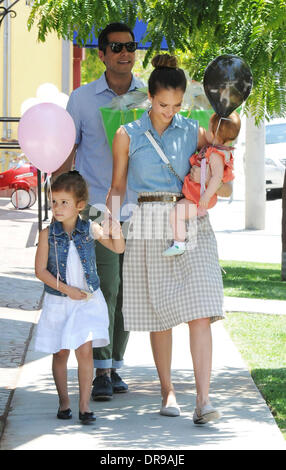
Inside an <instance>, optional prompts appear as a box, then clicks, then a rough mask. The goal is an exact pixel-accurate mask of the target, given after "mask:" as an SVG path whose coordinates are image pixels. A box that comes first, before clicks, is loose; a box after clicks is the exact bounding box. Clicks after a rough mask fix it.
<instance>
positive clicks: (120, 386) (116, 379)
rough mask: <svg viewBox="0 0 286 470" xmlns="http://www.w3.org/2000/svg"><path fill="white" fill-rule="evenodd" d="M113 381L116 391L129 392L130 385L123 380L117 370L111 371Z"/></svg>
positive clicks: (114, 390)
mask: <svg viewBox="0 0 286 470" xmlns="http://www.w3.org/2000/svg"><path fill="white" fill-rule="evenodd" d="M111 383H112V388H113V392H114V393H126V392H128V385H127V384H126V383H125V382H123V380H122V378H121V377H120V375H118V374H117V373H116V372H111Z"/></svg>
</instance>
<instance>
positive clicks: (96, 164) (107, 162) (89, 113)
mask: <svg viewBox="0 0 286 470" xmlns="http://www.w3.org/2000/svg"><path fill="white" fill-rule="evenodd" d="M142 86H144V83H143V82H142V81H141V80H138V79H137V78H136V77H134V76H132V81H131V84H130V87H129V90H128V91H132V90H135V89H137V88H141V87H142ZM115 96H117V94H116V93H115V92H114V91H113V90H111V88H109V86H108V84H107V81H106V78H105V73H104V74H103V75H102V76H101V77H100V78H99V79H98V80H95V81H94V82H91V83H88V84H87V85H84V86H81V87H79V88H77V89H76V90H74V91H73V92H72V93H71V96H70V98H69V101H68V104H67V111H68V112H69V114H70V115H71V116H72V118H73V120H74V123H75V127H76V142H75V143H76V144H77V145H78V148H77V152H76V159H75V168H76V169H77V170H78V171H79V172H80V174H81V175H82V176H83V177H84V178H85V180H86V182H87V184H88V188H89V203H90V204H92V205H94V206H96V207H97V208H98V209H100V210H102V209H103V207H104V205H105V201H106V195H107V191H108V190H109V188H110V184H111V178H112V166H113V160H112V152H111V150H110V147H109V144H108V142H107V138H106V135H105V131H104V127H103V123H102V117H101V113H100V110H99V108H101V107H108V105H109V104H110V102H111V100H112V98H114V97H115ZM136 201H137V193H136V192H134V191H132V190H130V189H129V188H127V192H126V198H125V201H124V204H123V205H126V204H131V205H132V204H135V203H136ZM123 210H124V209H123ZM122 212H123V211H122ZM125 212H126V211H125ZM125 212H123V213H125ZM121 219H122V220H124V219H126V217H121Z"/></svg>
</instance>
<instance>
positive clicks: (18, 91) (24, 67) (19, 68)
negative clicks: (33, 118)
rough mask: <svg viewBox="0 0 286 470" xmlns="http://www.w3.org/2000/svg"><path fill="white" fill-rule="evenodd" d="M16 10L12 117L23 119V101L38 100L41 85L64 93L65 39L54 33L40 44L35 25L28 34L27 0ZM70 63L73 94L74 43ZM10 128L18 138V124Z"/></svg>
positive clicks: (0, 105) (0, 85)
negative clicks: (46, 84) (63, 57)
mask: <svg viewBox="0 0 286 470" xmlns="http://www.w3.org/2000/svg"><path fill="white" fill-rule="evenodd" d="M9 3H11V2H9ZM13 9H14V10H15V11H16V13H17V16H16V17H15V18H12V17H10V37H11V54H10V60H11V75H10V90H11V92H10V116H13V117H20V116H21V105H22V103H23V101H25V100H26V99H28V98H32V97H36V92H37V88H38V87H39V85H41V84H43V83H52V84H54V85H56V87H57V88H58V89H59V91H60V92H61V91H62V39H59V38H58V37H57V35H56V34H55V33H49V34H48V36H47V39H46V41H45V42H44V43H41V42H38V41H37V32H38V31H37V27H36V24H35V25H34V26H33V27H32V29H31V31H28V27H27V21H28V17H29V13H30V6H28V5H26V1H25V0H20V1H19V2H18V3H17V4H15V5H14V7H13ZM4 21H5V20H4ZM4 21H3V23H2V26H1V30H0V115H1V116H2V115H3V54H4V49H3V48H4ZM69 63H70V67H69V68H70V73H69V77H70V80H69V82H70V83H69V93H70V92H71V91H72V43H71V45H70V61H69ZM1 124H2V123H0V132H1V137H3V126H2V125H1ZM10 126H11V131H12V135H11V138H12V139H17V127H18V125H17V124H11V125H10ZM0 159H1V155H0ZM5 160H6V158H5ZM2 163H3V162H2ZM2 166H3V165H2ZM5 166H6V164H5ZM5 169H6V168H5ZM0 171H1V165H0ZM2 171H3V168H2Z"/></svg>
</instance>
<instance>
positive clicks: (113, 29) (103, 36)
mask: <svg viewBox="0 0 286 470" xmlns="http://www.w3.org/2000/svg"><path fill="white" fill-rule="evenodd" d="M110 33H130V34H131V36H132V40H133V41H134V38H135V36H134V33H133V31H132V29H131V28H129V26H128V25H127V24H125V23H110V24H108V25H107V26H106V27H105V28H104V29H103V30H102V31H101V32H100V34H99V36H98V49H99V50H100V51H103V52H104V53H105V51H106V47H107V45H108V43H109V40H108V35H109V34H110Z"/></svg>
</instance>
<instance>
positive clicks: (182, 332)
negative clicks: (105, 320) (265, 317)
mask: <svg viewBox="0 0 286 470" xmlns="http://www.w3.org/2000/svg"><path fill="white" fill-rule="evenodd" d="M271 202H272V201H271ZM273 202H275V203H276V201H273ZM280 202H281V201H280ZM218 206H219V207H218V208H214V209H213V217H215V219H216V220H215V223H214V222H213V221H212V222H213V225H214V226H215V230H216V235H217V237H218V246H219V252H220V253H226V252H227V251H228V250H230V246H229V244H230V243H232V246H233V240H232V241H231V240H230V237H228V235H230V236H233V234H232V235H231V233H230V232H227V233H226V232H225V229H224V228H222V227H219V221H218V219H219V215H220V214H219V213H220V211H221V212H222V211H223V214H224V219H223V220H225V221H226V222H225V223H228V226H230V223H229V219H228V216H227V215H226V211H227V209H226V208H225V207H223V206H220V205H219V204H218ZM274 206H275V208H276V209H277V208H278V206H279V203H278V204H272V206H271V214H272V216H273V213H274V212H273V210H274V209H273V207H274ZM235 207H237V210H239V204H238V205H237V206H233V209H235ZM214 211H217V213H215V212H214ZM278 212H279V208H278ZM278 216H279V214H278ZM234 217H235V220H236V221H237V216H234ZM23 221H25V223H23ZM272 222H273V220H272ZM223 223H224V222H223ZM36 229H37V210H36V209H34V208H32V209H30V210H28V211H23V212H20V211H15V210H12V209H11V205H10V204H9V201H8V199H6V200H4V199H0V233H1V246H0V256H1V259H2V260H3V261H2V274H1V275H0V345H1V346H0V387H1V392H0V426H1V424H2V428H3V424H4V421H5V419H6V416H7V411H8V408H10V411H9V415H8V418H7V421H6V426H5V431H4V433H3V435H2V439H1V446H0V448H1V450H8V449H13V450H20V449H21V450H24V449H25V450H27V449H29V450H30V449H32V450H36V449H62V450H64V449H73V450H75V449H92V450H95V449H96V450H100V449H101V450H107V449H109V450H115V449H126V450H127V449H129V450H133V449H142V450H151V449H159V450H163V449H170V450H173V449H180V450H186V449H198V450H202V449H203V450H206V449H263V450H266V449H269V450H270V449H271V450H274V449H284V450H285V449H286V441H285V440H284V439H283V436H282V434H281V432H280V431H279V429H278V427H277V425H276V423H275V421H274V418H273V417H272V415H271V413H270V411H269V409H268V407H267V406H266V403H265V401H264V399H263V398H262V396H261V395H260V393H259V391H258V390H257V388H256V386H255V384H254V383H253V381H252V378H251V376H250V374H249V372H248V370H247V367H246V365H245V364H244V362H243V360H242V358H241V356H240V354H239V353H238V351H237V349H236V347H235V346H234V344H233V343H232V341H231V340H230V338H229V335H228V334H227V332H226V331H225V329H224V327H223V322H217V323H215V324H214V325H213V326H212V331H213V342H214V358H213V376H212V385H211V398H212V401H213V403H214V405H215V406H217V407H218V408H219V409H220V410H221V412H222V414H223V418H222V419H221V420H220V421H219V422H218V423H217V424H212V425H207V426H201V427H200V426H195V425H194V424H193V422H192V414H193V410H194V405H195V383H194V377H193V371H192V366H191V359H190V353H189V346H188V328H187V326H186V325H180V326H178V327H176V328H175V329H174V340H173V343H174V348H173V354H174V356H173V363H172V367H173V381H174V385H175V388H176V391H177V399H178V402H179V404H180V406H181V411H182V414H181V416H180V417H179V418H175V419H171V418H167V417H164V416H160V415H159V413H158V411H159V408H160V391H159V383H158V378H157V373H156V369H155V367H154V363H153V358H152V353H151V349H150V345H149V335H148V334H147V333H132V334H131V335H130V340H129V343H128V347H127V351H126V356H125V367H124V369H122V377H123V378H124V379H125V380H126V382H127V383H128V384H129V393H128V394H121V395H120V394H118V395H115V396H114V398H113V400H112V401H110V402H101V403H100V402H91V409H92V410H94V411H95V413H96V416H97V421H96V423H95V424H94V425H92V426H81V425H80V424H79V422H78V417H77V412H78V406H77V400H78V386H77V369H76V361H75V356H74V354H73V353H72V354H71V357H70V361H69V367H70V370H69V389H70V393H71V405H72V410H73V419H72V420H70V421H68V422H61V421H59V420H57V419H56V418H55V414H56V409H57V394H56V391H55V387H54V384H53V379H52V375H51V356H50V355H45V354H41V353H35V352H34V351H33V342H34V335H33V333H34V325H35V324H36V323H37V320H38V317H39V314H40V311H39V310H37V303H38V301H39V298H40V296H41V292H42V286H41V283H40V282H39V281H37V280H36V279H35V278H34V274H33V264H34V254H35V246H34V243H35V240H36V238H35V237H36V233H37V231H36ZM235 230H237V229H236V228H235ZM239 230H240V231H241V232H239ZM236 234H237V237H238V239H239V240H240V242H238V243H237V246H236V249H235V254H236V256H239V255H240V256H243V257H241V258H239V257H238V258H235V259H243V260H251V261H252V260H253V259H249V258H251V257H253V256H258V254H256V255H255V253H254V249H253V245H252V244H251V240H252V239H253V240H257V238H258V237H259V238H260V240H261V242H262V240H263V241H264V242H265V240H266V239H267V240H268V241H269V240H271V244H268V243H267V245H265V246H264V250H262V251H260V252H259V257H260V261H264V259H261V256H262V254H264V255H266V254H267V256H269V251H271V250H270V249H269V248H270V246H271V249H272V247H274V245H275V243H274V240H276V241H277V238H278V236H279V234H277V233H276V232H275V230H274V224H273V223H272V233H271V231H270V230H268V229H267V230H266V231H263V233H262V231H261V233H259V234H257V232H252V233H250V234H247V233H246V232H245V231H243V229H238V232H236ZM256 235H257V236H256ZM228 240H229V241H228ZM272 242H273V243H272ZM255 244H256V246H258V244H257V242H256V243H254V245H255ZM246 246H248V247H249V250H248V251H247V253H246V252H245V247H246ZM266 246H267V249H266V248H265V247H266ZM257 249H258V248H257ZM257 249H256V253H257ZM274 251H275V247H274ZM280 251H281V250H280ZM221 257H222V256H221ZM277 258H278V252H277V253H276V252H274V253H273V259H272V262H280V260H279V261H277ZM224 259H227V258H224ZM229 259H234V258H229ZM229 299H230V298H228V299H227V302H231V301H232V300H229ZM239 300H240V301H242V299H239ZM250 300H252V299H250ZM237 301H238V299H235V305H237ZM262 302H264V301H262ZM250 304H251V302H249V300H248V299H247V300H246V305H245V308H246V309H247V311H249V310H248V309H250ZM226 305H227V309H229V310H230V309H232V308H233V307H231V305H230V304H227V303H226ZM257 305H258V304H257V303H256V306H255V309H257V308H258V307H257ZM283 305H284V304H283ZM271 306H273V312H271V308H270V310H269V312H267V313H277V311H276V309H277V305H275V304H274V303H271V304H270V307H271ZM230 307H231V308H230ZM267 308H268V307H267ZM282 311H283V307H282ZM280 313H284V312H280ZM30 339H31V341H30ZM26 350H27V351H26ZM24 357H25V363H24V364H23V358H24ZM13 390H15V391H14V392H13ZM1 420H2V421H1ZM0 434H1V427H0Z"/></svg>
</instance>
